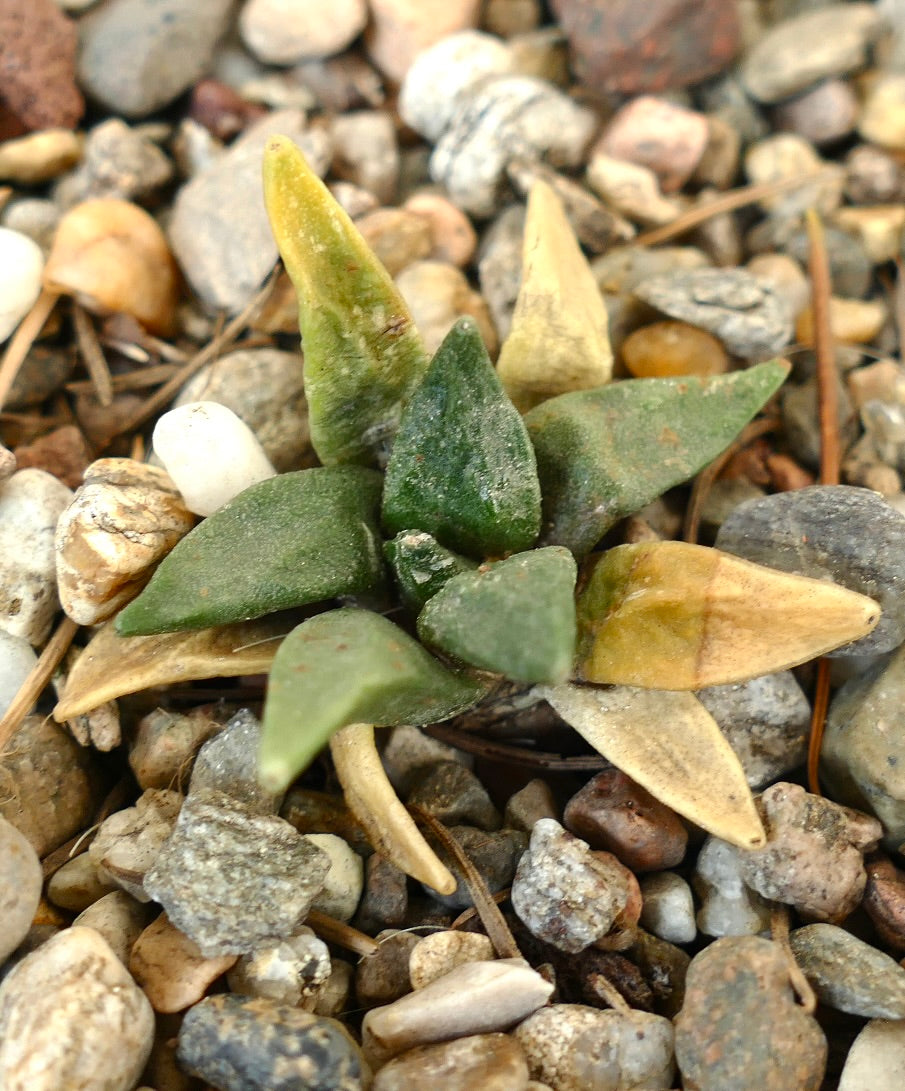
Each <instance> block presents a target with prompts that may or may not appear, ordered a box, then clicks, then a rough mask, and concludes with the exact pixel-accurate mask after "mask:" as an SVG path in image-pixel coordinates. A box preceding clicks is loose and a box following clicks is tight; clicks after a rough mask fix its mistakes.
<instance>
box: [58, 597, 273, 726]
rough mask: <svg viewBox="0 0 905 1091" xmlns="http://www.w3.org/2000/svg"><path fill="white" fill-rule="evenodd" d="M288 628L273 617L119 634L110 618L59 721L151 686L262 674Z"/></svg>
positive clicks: (72, 681)
mask: <svg viewBox="0 0 905 1091" xmlns="http://www.w3.org/2000/svg"><path fill="white" fill-rule="evenodd" d="M289 628H291V625H287V624H286V622H285V621H280V620H277V619H274V618H273V617H270V618H262V619H260V620H258V621H243V622H240V623H239V624H237V625H220V626H217V627H216V628H213V629H195V630H193V631H192V632H184V633H161V634H159V635H156V636H120V635H119V633H117V631H116V629H115V628H114V627H113V622H112V621H109V622H107V624H106V625H104V626H102V627H101V628H100V629H99V630H98V632H97V633H95V635H94V636H93V637H92V639H91V641H90V643H89V644H88V646H87V647H86V648H85V650H84V651H83V652H82V654H81V655H80V656H79V658H78V660H77V661H76V664H75V666H74V667H73V669H72V671H71V672H70V674H69V678H68V679H67V681H66V689H65V691H64V693H63V697H62V699H61V700H60V701H59V703H58V704H57V706H56V708H55V709H54V710H53V716H54V719H55V720H57V721H58V722H59V723H62V722H63V721H64V720H69V719H71V718H72V717H73V716H80V715H81V714H82V713H83V712H90V711H91V709H93V708H97V706H98V705H102V704H103V703H104V702H105V701H110V700H112V699H113V698H115V697H122V696H123V695H124V694H126V693H137V692H138V691H139V690H143V689H149V688H150V687H151V686H168V685H172V684H173V683H175V682H189V681H193V680H195V679H197V678H231V677H235V676H236V675H240V674H261V673H263V672H265V671H267V670H269V669H270V664H271V662H272V661H273V657H274V655H275V654H276V650H277V648H278V647H279V646H280V641H281V640H282V638H283V637H284V636H285V635H286V632H287V630H288V629H289Z"/></svg>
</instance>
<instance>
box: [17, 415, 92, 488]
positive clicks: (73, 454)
mask: <svg viewBox="0 0 905 1091" xmlns="http://www.w3.org/2000/svg"><path fill="white" fill-rule="evenodd" d="M16 462H17V463H18V466H19V469H20V470H24V469H25V467H26V466H34V467H36V468H37V469H39V470H46V472H47V473H49V474H53V476H54V477H55V478H56V479H57V481H62V482H63V484H64V485H67V486H68V487H69V488H70V489H77V488H78V487H79V485H81V484H82V481H83V480H84V476H85V469H86V468H87V467H88V465H89V463H90V462H91V449H90V447H89V446H88V443H87V441H86V439H85V437H84V436H83V435H82V433H81V430H80V429H78V428H76V426H75V425H74V424H64V425H63V427H62V428H55V429H54V430H53V431H52V432H47V433H45V435H43V436H39V437H38V438H37V439H35V440H34V441H32V442H31V443H29V444H27V445H26V446H23V447H17V448H16Z"/></svg>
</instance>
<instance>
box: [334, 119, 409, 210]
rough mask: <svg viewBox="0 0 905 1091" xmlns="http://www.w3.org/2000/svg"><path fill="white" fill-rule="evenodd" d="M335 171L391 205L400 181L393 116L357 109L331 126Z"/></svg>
mask: <svg viewBox="0 0 905 1091" xmlns="http://www.w3.org/2000/svg"><path fill="white" fill-rule="evenodd" d="M330 136H331V138H332V144H333V166H332V173H333V174H335V175H336V177H337V178H343V179H345V180H346V181H348V182H353V183H354V184H355V185H356V186H360V187H361V188H362V189H364V190H367V191H368V192H369V193H373V194H374V196H375V197H376V198H377V200H378V201H380V202H381V204H391V203H392V202H393V201H394V199H395V197H396V187H397V185H398V183H399V145H398V143H397V140H396V128H395V125H394V124H393V119H392V117H391V116H390V114H389V113H387V112H386V111H385V110H354V111H352V112H350V113H347V114H341V115H340V116H339V117H335V118H334V119H333V121H332V123H331V125H330Z"/></svg>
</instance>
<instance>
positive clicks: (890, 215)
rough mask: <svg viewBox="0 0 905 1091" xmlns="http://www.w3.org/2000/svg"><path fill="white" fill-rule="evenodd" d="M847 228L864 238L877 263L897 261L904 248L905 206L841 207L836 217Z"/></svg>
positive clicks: (862, 242)
mask: <svg viewBox="0 0 905 1091" xmlns="http://www.w3.org/2000/svg"><path fill="white" fill-rule="evenodd" d="M833 218H834V220H835V222H836V224H837V225H838V226H839V227H841V228H842V230H843V231H848V232H850V233H851V234H852V235H855V236H857V237H858V238H859V239H860V240H861V244H862V245H863V247H864V249H865V251H866V252H867V255H868V257H869V258H870V260H871V261H872V262H873V263H874V264H875V265H882V264H883V262H885V261H895V260H896V259H897V258H898V257H899V256H900V254H901V251H902V231H903V229H905V206H902V205H874V206H873V207H868V208H840V209H838V211H837V212H836V215H835V216H834V217H833Z"/></svg>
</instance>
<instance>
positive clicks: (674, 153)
mask: <svg viewBox="0 0 905 1091" xmlns="http://www.w3.org/2000/svg"><path fill="white" fill-rule="evenodd" d="M708 135H709V130H708V128H707V119H706V118H705V117H704V115H703V114H699V113H697V111H694V110H687V109H685V107H683V106H677V105H676V104H675V103H672V102H670V101H669V100H668V99H661V98H655V97H654V96H652V95H639V96H638V97H637V98H634V99H631V100H630V101H629V102H628V103H626V105H625V106H623V107H622V108H621V109H620V110H618V111H617V112H616V114H615V115H614V116H613V117H612V118H610V120H609V122H608V123H607V127H606V130H605V131H604V134H603V136H602V137H601V138H600V141H599V143H598V144H597V145H596V146H597V147H598V148H599V150H600V151H602V152H603V153H604V154H605V155H609V156H612V157H613V158H614V159H625V160H627V161H628V162H629V163H637V164H638V165H639V166H642V167H647V168H648V169H649V170H652V171H653V172H654V174H655V175H656V176H657V180H658V181H659V183H660V188H661V189H662V191H663V192H664V193H674V192H676V191H677V190H680V189H681V188H682V186H684V185H685V183H686V182H687V181H688V179H689V178H690V177H691V175H692V174H693V172H694V169H695V167H696V166H697V165H698V163H699V162H700V159H701V156H702V155H703V154H704V148H705V147H706V145H707V139H708Z"/></svg>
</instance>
